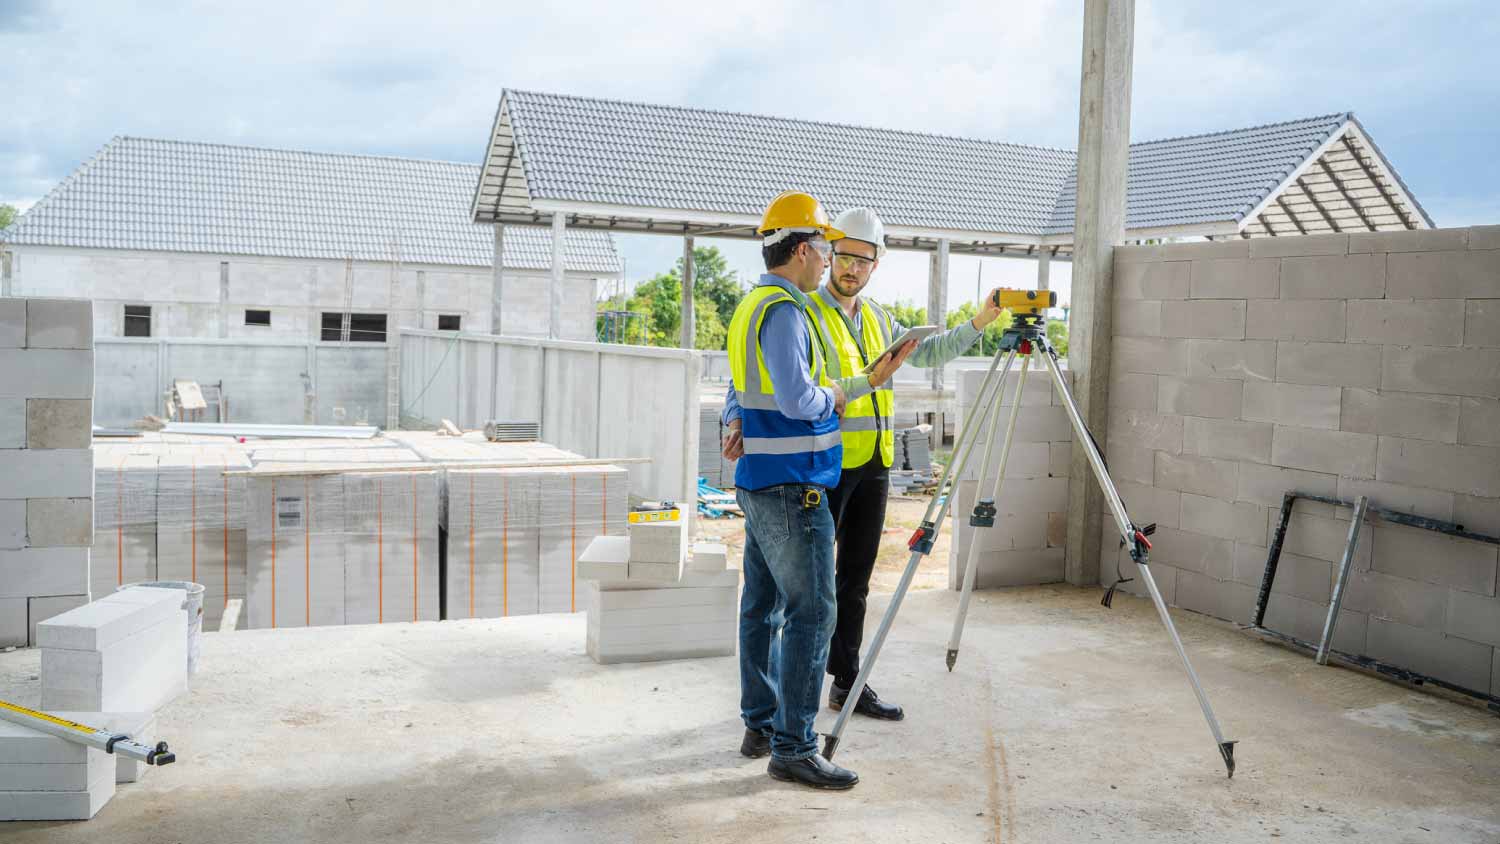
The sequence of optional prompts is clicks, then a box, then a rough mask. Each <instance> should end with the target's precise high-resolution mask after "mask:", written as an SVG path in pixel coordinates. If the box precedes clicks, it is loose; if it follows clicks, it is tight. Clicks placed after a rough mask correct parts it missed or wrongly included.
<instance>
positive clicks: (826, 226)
mask: <svg viewBox="0 0 1500 844" xmlns="http://www.w3.org/2000/svg"><path fill="white" fill-rule="evenodd" d="M782 229H785V230H788V233H790V232H793V231H804V232H814V231H815V232H820V233H821V234H822V235H823V238H824V239H825V240H839V239H841V238H842V237H843V236H844V233H843V232H841V231H839V230H838V229H836V228H834V227H833V224H832V223H830V222H829V221H828V212H827V211H824V210H823V206H822V205H819V204H818V201H817V200H816V199H813V198H812V196H811V195H810V194H806V193H802V192H801V191H794V190H789V191H785V192H783V193H782V194H781V195H780V196H778V197H776V198H775V199H773V200H771V204H770V205H767V206H766V213H765V215H764V216H762V217H761V218H760V228H758V229H756V230H755V231H756V232H757V233H758V234H762V235H764V234H766V233H767V232H773V231H778V230H782ZM778 239H779V238H778Z"/></svg>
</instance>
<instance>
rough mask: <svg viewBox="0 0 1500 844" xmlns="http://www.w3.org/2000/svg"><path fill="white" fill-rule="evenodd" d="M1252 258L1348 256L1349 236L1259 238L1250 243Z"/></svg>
mask: <svg viewBox="0 0 1500 844" xmlns="http://www.w3.org/2000/svg"><path fill="white" fill-rule="evenodd" d="M1249 243H1250V257H1251V258H1292V257H1298V256H1303V255H1346V254H1348V252H1349V235H1347V234H1311V235H1303V236H1301V237H1257V238H1252V239H1251V240H1250V241H1249Z"/></svg>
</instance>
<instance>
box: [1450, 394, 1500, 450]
mask: <svg viewBox="0 0 1500 844" xmlns="http://www.w3.org/2000/svg"><path fill="white" fill-rule="evenodd" d="M1458 441H1459V442H1461V443H1463V444H1464V445H1486V446H1492V447H1495V446H1500V401H1496V400H1494V399H1476V398H1469V397H1468V396H1465V397H1464V398H1463V399H1462V400H1461V402H1460V404H1459V414H1458Z"/></svg>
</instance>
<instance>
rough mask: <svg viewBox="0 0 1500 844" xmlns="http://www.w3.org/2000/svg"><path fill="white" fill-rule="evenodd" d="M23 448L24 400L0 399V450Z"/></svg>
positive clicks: (24, 445)
mask: <svg viewBox="0 0 1500 844" xmlns="http://www.w3.org/2000/svg"><path fill="white" fill-rule="evenodd" d="M0 301H3V300H0ZM25 447H26V399H22V398H9V399H8V398H0V448H25Z"/></svg>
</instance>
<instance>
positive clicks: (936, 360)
mask: <svg viewBox="0 0 1500 844" xmlns="http://www.w3.org/2000/svg"><path fill="white" fill-rule="evenodd" d="M767 279H775V282H769V283H776V282H780V285H781V286H782V287H783V288H784V289H788V290H795V287H793V286H792V284H791V282H789V281H787V280H786V279H783V278H781V277H780V276H774V275H763V276H761V277H760V283H761V284H766V283H768V282H767ZM793 295H794V296H796V297H799V298H798V300H797V301H798V303H799V304H801V303H804V302H805V301H806V296H805V295H804V294H803V293H802V292H801V291H796V292H795V293H793ZM813 295H815V296H823V297H825V299H826V300H828V301H834V300H833V298H832V294H829V293H828V292H827V285H826V284H825V285H824V286H823V287H820V288H818V290H817V292H816V293H814V294H813ZM785 310H787V309H786V308H775V309H773V310H772V311H771V314H772V316H774V315H775V314H776V313H777V311H785ZM840 312H841V313H842V308H840ZM845 318H846V319H847V318H848V316H847V314H845ZM770 323H771V317H770V316H768V317H766V323H765V327H763V328H762V329H761V349H762V351H763V352H764V353H765V355H766V368H767V369H770V370H771V379H772V383H773V384H780V383H782V382H781V381H780V380H778V379H777V373H776V371H775V369H773V368H772V366H771V356H772V351H771V349H770V348H769V347H768V345H769V344H768V343H767V342H766V340H767V331H768V330H769V329H770ZM799 323H800V329H801V330H802V332H803V334H804V335H806V333H807V324H806V321H799ZM851 323H852V325H853V331H852V332H851V333H852V334H853V335H854V339H855V342H860V340H861V338H862V337H863V331H864V309H862V308H856V309H855V311H854V319H853V320H851ZM896 333H898V334H899V333H900V332H899V331H898V332H896ZM983 334H984V332H983V331H980V330H979V329H977V328H975V327H974V325H973V323H972V321H969V320H965V321H963V322H961V323H959V324H958V325H955V326H953V327H952V328H950V329H948V330H947V331H944V332H941V333H938V334H934V335H932V336H931V337H927V338H924V339H923V340H922V341H921V342H919V343H917V347H916V348H915V349H913V350H912V353H911V356H910V357H908V358H907V359H906V360H907V362H908V363H910V364H911V365H912V366H915V367H917V368H919V369H930V368H932V367H935V366H942V365H943V364H945V363H947V362H948V361H950V360H953V359H954V358H956V357H958V356H959V355H962V354H963V353H964V352H966V351H968V350H969V349H970V348H971V347H972V346H973V345H974V343H975V342H976V341H977V340H979V338H980V336H982V335H983ZM805 347H806V340H805V339H804V340H803V341H802V342H801V343H800V344H799V345H798V346H797V348H798V349H799V350H800V351H801V353H802V357H801V360H800V366H801V367H802V369H801V372H802V374H803V378H802V380H803V381H808V379H807V378H806V374H807V354H806V348H805ZM865 351H866V353H867V354H879V353H880V352H882V351H884V350H883V349H866V350H865ZM838 383H839V387H840V388H842V389H843V391H844V395H845V397H846V399H847V400H848V401H854V400H855V399H857V398H860V397H862V396H866V395H869V394H870V393H872V392H874V389H875V388H874V387H871V386H870V379H869V377H867V376H865V375H863V374H855V375H852V376H850V377H848V378H840V379H839V382H838ZM808 384H809V386H811V382H808ZM816 389H819V390H820V391H821V392H824V393H829V394H830V403H829V407H830V408H831V407H832V401H831V392H832V391H830V390H828V389H827V388H816ZM776 403H777V406H780V405H781V390H780V389H779V388H778V389H777V391H776ZM781 412H782V413H786V414H787V415H788V416H792V414H790V413H787V410H786V408H784V407H783V408H782V410H781ZM722 418H723V420H724V424H725V425H728V424H730V423H731V422H733V421H735V420H736V419H739V418H740V402H739V396H738V395H737V394H736V393H735V390H734V385H733V384H731V385H730V386H729V389H728V391H727V392H726V393H725V396H724V413H723V417H722ZM792 418H794V419H810V418H811V417H803V416H793V417H792ZM822 418H826V417H818V419H819V420H820V419H822Z"/></svg>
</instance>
